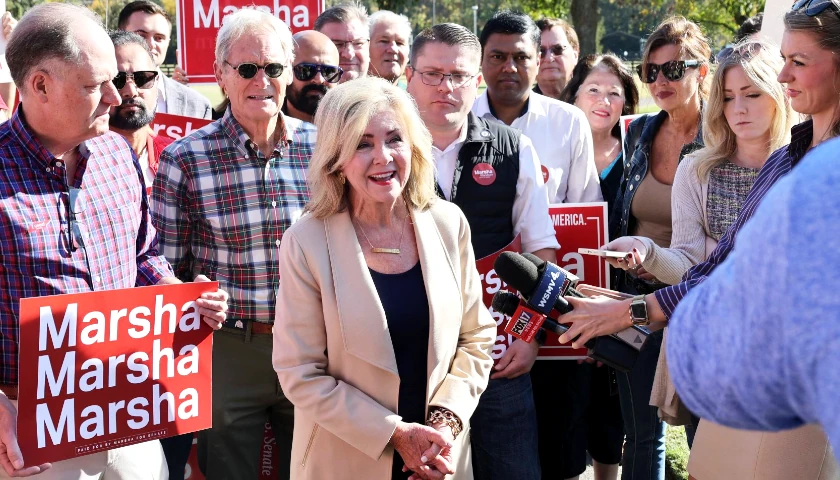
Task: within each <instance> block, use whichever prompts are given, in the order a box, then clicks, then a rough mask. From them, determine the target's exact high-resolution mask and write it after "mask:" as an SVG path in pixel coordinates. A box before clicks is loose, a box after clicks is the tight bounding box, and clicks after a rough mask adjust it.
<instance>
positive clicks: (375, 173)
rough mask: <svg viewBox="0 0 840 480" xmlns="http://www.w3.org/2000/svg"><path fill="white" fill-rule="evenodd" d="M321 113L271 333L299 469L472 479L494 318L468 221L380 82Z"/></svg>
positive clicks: (423, 142) (339, 97)
mask: <svg viewBox="0 0 840 480" xmlns="http://www.w3.org/2000/svg"><path fill="white" fill-rule="evenodd" d="M315 124H316V125H317V126H318V135H319V140H318V143H317V145H316V148H315V152H314V154H313V156H312V162H311V164H310V169H309V174H308V175H309V182H310V186H311V194H312V200H311V203H310V205H309V206H308V207H307V210H308V213H307V214H306V215H305V216H304V217H303V218H301V220H299V221H298V222H297V223H296V224H295V225H293V226H292V227H291V228H290V229H289V230H287V231H286V232H285V234H284V236H283V241H282V245H281V247H280V269H281V271H282V272H283V275H282V279H281V282H280V286H279V291H278V295H277V318H276V322H275V329H274V358H273V361H274V368H275V370H276V371H277V375H278V377H279V379H280V384H281V386H282V388H283V392H284V393H285V394H286V396H287V398H289V400H291V402H292V403H293V404H294V405H295V431H294V440H293V444H292V466H291V478H294V479H296V480H303V479H339V478H348V479H350V478H352V479H365V480H371V479H373V480H375V479H382V480H386V479H390V478H412V479H427V478H430V479H437V478H443V477H444V476H446V475H451V476H450V477H447V478H456V479H470V478H472V474H471V469H470V463H469V448H468V447H469V440H468V433H467V431H468V428H469V418H470V416H471V415H472V412H473V410H474V409H475V407H476V405H477V403H478V398H479V395H480V394H481V392H482V391H483V390H484V388H485V387H486V386H487V381H488V378H489V374H490V368H491V367H492V365H493V361H492V359H491V357H490V348H491V347H492V344H493V341H494V337H495V328H496V325H495V322H494V320H493V319H492V317H491V316H490V314H489V312H488V311H487V310H486V308H485V307H484V306H483V304H482V302H481V285H480V281H479V278H478V273H477V271H476V268H475V259H474V256H473V251H472V247H471V243H470V231H469V226H468V224H467V221H466V219H465V218H464V215H463V214H462V213H461V211H460V210H459V209H458V208H457V207H456V206H455V205H453V204H450V203H447V202H444V201H441V200H437V199H436V196H435V192H434V171H433V164H432V163H431V158H432V157H431V136H430V135H429V133H428V131H427V130H426V128H425V127H424V126H423V125H422V123H421V122H420V118H419V116H418V113H417V110H416V107H415V106H414V104H413V103H412V102H411V100H410V99H409V97H408V96H407V94H406V93H405V92H404V91H402V90H401V89H399V88H397V87H394V86H393V85H391V84H389V83H387V82H385V81H384V80H381V79H376V78H364V79H358V80H354V81H353V82H348V83H346V84H343V85H340V86H338V87H336V88H334V89H333V90H331V91H330V92H329V93H328V94H327V95H326V96H325V97H324V99H323V100H322V101H321V104H320V106H319V108H318V113H317V115H316V116H315ZM424 424H425V425H424Z"/></svg>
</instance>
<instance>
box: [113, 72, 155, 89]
mask: <svg viewBox="0 0 840 480" xmlns="http://www.w3.org/2000/svg"><path fill="white" fill-rule="evenodd" d="M157 76H158V72H157V71H142V72H134V73H128V72H119V73H117V76H116V77H114V79H113V80H112V82H113V83H114V86H115V87H117V90H122V88H123V87H125V84H126V82H128V79H129V78H130V79H131V81H132V82H134V85H135V86H136V87H137V88H141V89H144V90H145V89H148V88H152V87H154V86H155V79H156V78H157Z"/></svg>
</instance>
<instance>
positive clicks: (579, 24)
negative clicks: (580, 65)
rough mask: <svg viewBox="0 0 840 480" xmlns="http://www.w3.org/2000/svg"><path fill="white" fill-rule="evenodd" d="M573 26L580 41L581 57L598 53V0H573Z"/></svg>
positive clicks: (599, 16)
mask: <svg viewBox="0 0 840 480" xmlns="http://www.w3.org/2000/svg"><path fill="white" fill-rule="evenodd" d="M571 13H572V24H573V25H574V27H575V32H576V33H577V36H578V40H579V41H580V57H583V56H584V55H589V54H590V53H597V51H598V45H596V41H597V38H598V20H599V19H600V18H601V15H600V13H599V10H598V0H572V12H571Z"/></svg>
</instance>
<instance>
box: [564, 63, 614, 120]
mask: <svg viewBox="0 0 840 480" xmlns="http://www.w3.org/2000/svg"><path fill="white" fill-rule="evenodd" d="M575 106H577V107H578V108H580V109H581V110H583V113H585V114H586V119H587V120H589V126H590V127H591V128H592V131H593V132H598V131H605V130H607V131H609V130H612V128H613V127H614V126H615V124H616V123H618V120H619V119H620V118H621V112H622V110H623V109H624V87H623V85H622V84H621V80H620V79H619V78H618V77H617V76H616V75H615V74H614V73H612V72H611V71H609V70H608V69H607V68H604V67H597V66H596V67H595V68H594V69H592V71H591V72H589V75H587V76H586V79H585V80H584V81H583V83H582V84H581V86H580V88H578V91H577V97H576V98H575Z"/></svg>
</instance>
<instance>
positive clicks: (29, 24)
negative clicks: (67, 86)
mask: <svg viewBox="0 0 840 480" xmlns="http://www.w3.org/2000/svg"><path fill="white" fill-rule="evenodd" d="M80 16H81V17H84V18H88V19H90V20H92V21H93V22H95V23H96V24H97V25H99V27H102V20H101V19H100V18H99V16H98V15H96V14H95V13H93V12H92V11H90V10H88V9H87V8H84V7H78V6H75V5H71V4H64V3H42V4H40V5H36V6H35V7H32V9H31V10H29V11H28V12H27V13H26V15H24V16H23V18H21V19H20V22H18V24H17V27H15V34H14V35H12V36H11V38H10V39H9V43H8V45H7V46H6V61H7V62H8V64H9V71H10V72H11V74H12V79H13V80H14V82H15V85H17V86H18V88H21V89H25V88H26V87H25V85H26V78H27V77H28V76H29V73H30V72H31V71H32V70H33V69H34V68H36V67H38V66H39V65H41V64H42V63H43V62H45V61H46V60H50V59H59V60H62V61H65V62H78V61H79V58H80V56H81V51H80V50H79V45H78V44H77V43H76V38H75V35H74V34H73V32H72V30H71V26H72V25H73V23H74V22H76V21H78V20H79V17H80ZM56 73H57V72H56Z"/></svg>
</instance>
